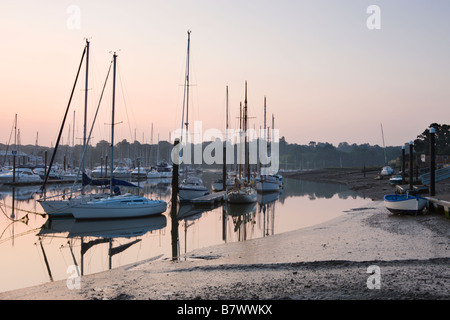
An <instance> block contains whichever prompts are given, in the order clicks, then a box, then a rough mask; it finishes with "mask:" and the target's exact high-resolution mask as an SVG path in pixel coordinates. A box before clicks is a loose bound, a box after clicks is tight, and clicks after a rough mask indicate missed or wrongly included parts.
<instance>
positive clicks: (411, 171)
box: [409, 141, 414, 190]
mask: <svg viewBox="0 0 450 320" xmlns="http://www.w3.org/2000/svg"><path fill="white" fill-rule="evenodd" d="M413 180H414V168H413V142H412V141H411V142H410V143H409V190H412V189H413Z"/></svg>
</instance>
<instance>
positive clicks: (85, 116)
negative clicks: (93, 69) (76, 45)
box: [81, 39, 89, 173]
mask: <svg viewBox="0 0 450 320" xmlns="http://www.w3.org/2000/svg"><path fill="white" fill-rule="evenodd" d="M88 70H89V40H88V39H86V82H85V85H84V125H83V150H84V147H85V146H86V123H87V101H88V75H89V72H88ZM85 162H86V161H85V158H83V162H82V164H81V166H82V167H81V170H82V172H83V173H85V172H86V170H85V169H86V168H85Z"/></svg>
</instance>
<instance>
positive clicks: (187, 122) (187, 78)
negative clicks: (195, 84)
mask: <svg viewBox="0 0 450 320" xmlns="http://www.w3.org/2000/svg"><path fill="white" fill-rule="evenodd" d="M187 34H188V45H187V60H186V123H185V125H186V142H187V136H188V132H189V129H188V127H189V54H190V47H191V31H190V30H188V32H187Z"/></svg>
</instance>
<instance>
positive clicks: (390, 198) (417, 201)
mask: <svg viewBox="0 0 450 320" xmlns="http://www.w3.org/2000/svg"><path fill="white" fill-rule="evenodd" d="M427 201H428V200H427V199H426V198H423V197H419V196H412V195H409V194H388V195H385V196H384V204H385V206H386V208H387V209H388V210H389V211H390V212H392V213H406V214H418V213H420V212H422V210H423V209H424V208H425V206H426V204H427Z"/></svg>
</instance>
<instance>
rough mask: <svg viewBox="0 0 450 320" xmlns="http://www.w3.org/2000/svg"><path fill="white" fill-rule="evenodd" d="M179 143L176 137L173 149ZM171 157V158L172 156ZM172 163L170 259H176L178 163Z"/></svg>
mask: <svg viewBox="0 0 450 320" xmlns="http://www.w3.org/2000/svg"><path fill="white" fill-rule="evenodd" d="M179 143H180V141H179V140H178V139H176V140H175V142H174V144H173V148H174V149H178V147H177V145H178V144H179ZM172 156H173V153H172ZM172 159H173V158H172ZM172 163H173V171H172V199H171V201H172V202H171V210H170V218H171V222H172V230H171V237H172V261H178V258H179V257H178V171H179V170H178V167H179V164H178V163H175V162H174V161H172Z"/></svg>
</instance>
